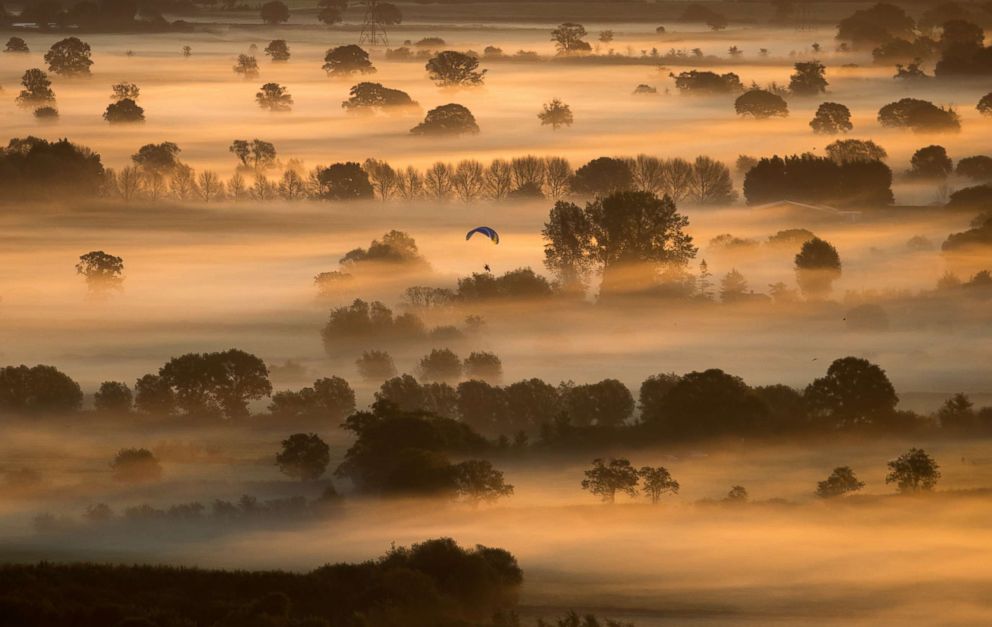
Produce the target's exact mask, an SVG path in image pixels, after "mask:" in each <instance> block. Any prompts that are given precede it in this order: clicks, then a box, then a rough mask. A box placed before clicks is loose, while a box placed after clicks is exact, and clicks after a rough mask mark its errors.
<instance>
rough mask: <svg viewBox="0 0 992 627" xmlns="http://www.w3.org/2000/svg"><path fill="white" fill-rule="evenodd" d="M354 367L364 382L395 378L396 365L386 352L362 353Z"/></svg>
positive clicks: (372, 351)
mask: <svg viewBox="0 0 992 627" xmlns="http://www.w3.org/2000/svg"><path fill="white" fill-rule="evenodd" d="M355 366H356V367H357V368H358V374H359V375H361V377H362V378H363V379H365V380H366V381H375V382H377V381H384V380H386V379H390V378H392V377H395V376H396V364H395V363H394V362H393V358H392V357H391V356H390V355H389V353H387V352H386V351H377V350H370V351H364V352H363V353H362V356H361V357H359V358H358V359H357V360H356V361H355Z"/></svg>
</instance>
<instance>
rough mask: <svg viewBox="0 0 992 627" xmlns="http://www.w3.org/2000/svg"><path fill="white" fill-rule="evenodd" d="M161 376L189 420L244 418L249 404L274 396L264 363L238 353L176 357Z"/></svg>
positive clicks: (236, 351) (160, 370)
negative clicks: (196, 418) (199, 418)
mask: <svg viewBox="0 0 992 627" xmlns="http://www.w3.org/2000/svg"><path fill="white" fill-rule="evenodd" d="M158 374H159V376H160V377H161V378H162V379H163V381H164V382H165V383H166V384H167V385H168V386H169V387H170V388H172V390H173V391H174V394H175V398H176V405H177V406H178V407H179V408H180V409H182V410H183V411H184V412H185V413H186V414H187V415H189V416H202V417H212V416H220V415H222V416H225V417H227V418H231V419H235V418H244V417H246V416H248V402H249V401H252V400H257V399H260V398H262V397H264V396H268V395H269V394H271V393H272V384H271V383H269V369H268V368H267V367H266V366H265V363H264V362H263V361H262V360H261V359H259V358H258V357H256V356H254V355H252V354H250V353H246V352H244V351H241V350H237V349H230V350H226V351H223V352H218V353H187V354H185V355H182V356H180V357H173V358H172V359H170V360H169V361H168V362H167V363H166V364H165V365H164V366H162V368H160V369H159V373H158Z"/></svg>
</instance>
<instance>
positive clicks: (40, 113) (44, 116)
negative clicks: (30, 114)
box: [34, 107, 59, 121]
mask: <svg viewBox="0 0 992 627" xmlns="http://www.w3.org/2000/svg"><path fill="white" fill-rule="evenodd" d="M34 117H36V118H38V119H39V120H45V121H54V120H57V119H58V117H59V110H58V109H56V108H55V107H38V108H37V109H35V110H34Z"/></svg>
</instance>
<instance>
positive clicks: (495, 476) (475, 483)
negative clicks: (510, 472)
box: [452, 459, 513, 505]
mask: <svg viewBox="0 0 992 627" xmlns="http://www.w3.org/2000/svg"><path fill="white" fill-rule="evenodd" d="M452 472H453V474H454V480H455V491H456V492H457V493H458V494H459V496H462V497H464V498H465V499H466V500H467V501H468V502H469V503H472V504H473V505H474V504H477V503H479V502H480V501H486V502H493V501H496V500H497V499H500V498H503V497H505V496H510V495H511V494H513V486H512V485H510V484H508V483H506V481H505V480H504V479H503V473H502V472H501V471H499V470H496V469H495V468H493V465H492V464H491V463H489V462H487V461H485V460H481V459H470V460H468V461H464V462H462V463H460V464H455V466H454V468H453V469H452Z"/></svg>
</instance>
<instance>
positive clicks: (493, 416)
mask: <svg viewBox="0 0 992 627" xmlns="http://www.w3.org/2000/svg"><path fill="white" fill-rule="evenodd" d="M457 391H458V415H459V416H460V417H461V420H462V421H463V422H465V424H467V425H469V426H471V427H472V428H473V429H475V430H476V431H479V432H480V433H485V434H490V435H495V434H507V433H513V432H514V429H513V427H514V426H515V425H513V424H512V423H513V421H512V420H511V417H510V415H509V406H508V403H507V397H506V391H505V390H503V389H501V388H499V387H496V386H493V385H490V384H489V383H487V382H485V381H480V380H471V381H462V382H461V383H459V384H458V390H457Z"/></svg>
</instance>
